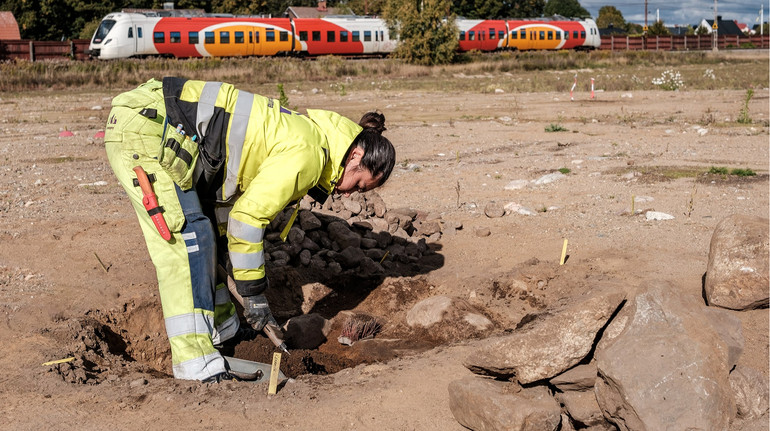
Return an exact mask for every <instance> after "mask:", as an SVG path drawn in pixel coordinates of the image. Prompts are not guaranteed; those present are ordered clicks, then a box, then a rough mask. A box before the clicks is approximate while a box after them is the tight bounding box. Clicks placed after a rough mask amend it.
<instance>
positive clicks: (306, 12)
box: [286, 6, 342, 18]
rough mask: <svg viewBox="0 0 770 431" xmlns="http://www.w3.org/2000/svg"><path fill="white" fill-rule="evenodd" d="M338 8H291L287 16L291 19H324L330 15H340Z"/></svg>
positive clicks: (287, 11)
mask: <svg viewBox="0 0 770 431" xmlns="http://www.w3.org/2000/svg"><path fill="white" fill-rule="evenodd" d="M341 13H342V12H340V11H339V9H338V8H336V7H324V8H321V7H310V6H289V8H288V9H286V15H287V16H288V17H290V18H323V17H325V16H328V15H340V14H341Z"/></svg>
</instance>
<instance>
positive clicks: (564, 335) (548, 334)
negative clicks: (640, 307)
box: [464, 291, 625, 384]
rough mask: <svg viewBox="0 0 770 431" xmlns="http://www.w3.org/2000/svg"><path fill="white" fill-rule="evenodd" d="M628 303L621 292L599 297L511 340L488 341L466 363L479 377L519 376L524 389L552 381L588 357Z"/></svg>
mask: <svg viewBox="0 0 770 431" xmlns="http://www.w3.org/2000/svg"><path fill="white" fill-rule="evenodd" d="M624 299H625V293H622V292H613V291H605V292H600V293H596V294H594V296H591V297H589V298H588V299H586V300H583V301H580V302H578V303H577V304H573V305H571V306H569V307H568V308H566V309H562V310H556V311H553V312H551V313H549V314H547V315H545V316H544V317H541V318H539V319H537V320H535V321H534V322H531V323H530V324H528V325H526V326H524V327H523V328H521V329H520V330H517V331H515V332H514V333H513V334H511V335H506V336H502V337H498V338H496V339H490V340H489V341H488V342H487V343H486V344H485V345H483V346H482V347H481V348H479V349H478V351H477V352H476V353H474V354H473V355H472V356H470V357H468V358H467V359H466V360H465V362H464V364H465V366H466V367H468V368H469V369H470V370H471V371H473V372H475V373H478V374H487V375H493V376H501V377H508V378H510V377H515V378H516V380H518V381H519V383H522V384H525V383H532V382H536V381H538V380H542V379H548V378H551V377H553V376H555V375H557V374H560V373H562V372H564V371H565V370H567V369H568V368H570V367H572V366H574V365H576V364H577V363H578V362H580V361H581V360H582V359H583V358H585V356H586V355H587V354H588V352H590V351H591V349H592V347H593V345H594V341H595V339H596V334H597V333H598V332H599V330H600V329H601V328H602V327H603V326H604V325H605V324H606V323H607V321H608V320H609V318H610V316H612V314H613V313H614V312H615V311H616V310H617V309H618V307H619V306H620V305H621V303H622V302H623V300H624Z"/></svg>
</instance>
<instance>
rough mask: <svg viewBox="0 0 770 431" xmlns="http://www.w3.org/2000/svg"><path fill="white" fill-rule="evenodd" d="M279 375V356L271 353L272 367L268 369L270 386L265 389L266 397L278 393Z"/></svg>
mask: <svg viewBox="0 0 770 431" xmlns="http://www.w3.org/2000/svg"><path fill="white" fill-rule="evenodd" d="M280 373H281V354H280V353H278V352H275V353H273V366H272V367H271V368H270V384H269V385H268V387H267V394H268V395H275V393H276V392H277V391H278V374H280Z"/></svg>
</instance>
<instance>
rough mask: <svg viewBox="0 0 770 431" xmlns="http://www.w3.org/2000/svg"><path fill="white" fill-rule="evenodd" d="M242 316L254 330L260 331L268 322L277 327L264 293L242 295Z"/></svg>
mask: <svg viewBox="0 0 770 431" xmlns="http://www.w3.org/2000/svg"><path fill="white" fill-rule="evenodd" d="M243 317H245V318H246V322H248V324H249V325H251V327H252V328H254V330H255V331H261V330H262V328H264V327H265V325H267V324H268V323H269V324H271V325H274V326H275V327H276V328H277V327H278V322H276V321H275V318H274V317H273V314H272V313H270V306H269V305H268V304H267V298H265V295H262V294H260V295H253V296H244V297H243Z"/></svg>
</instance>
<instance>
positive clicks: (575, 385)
mask: <svg viewBox="0 0 770 431" xmlns="http://www.w3.org/2000/svg"><path fill="white" fill-rule="evenodd" d="M596 373H597V371H596V362H594V361H591V362H589V363H588V364H583V365H577V366H575V367H573V368H570V369H569V370H567V371H565V372H563V373H561V374H559V375H558V376H556V377H554V378H552V379H551V380H550V381H549V383H551V384H552V385H554V386H556V387H557V388H559V390H561V391H587V390H589V389H590V390H593V388H594V384H595V383H596Z"/></svg>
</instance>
